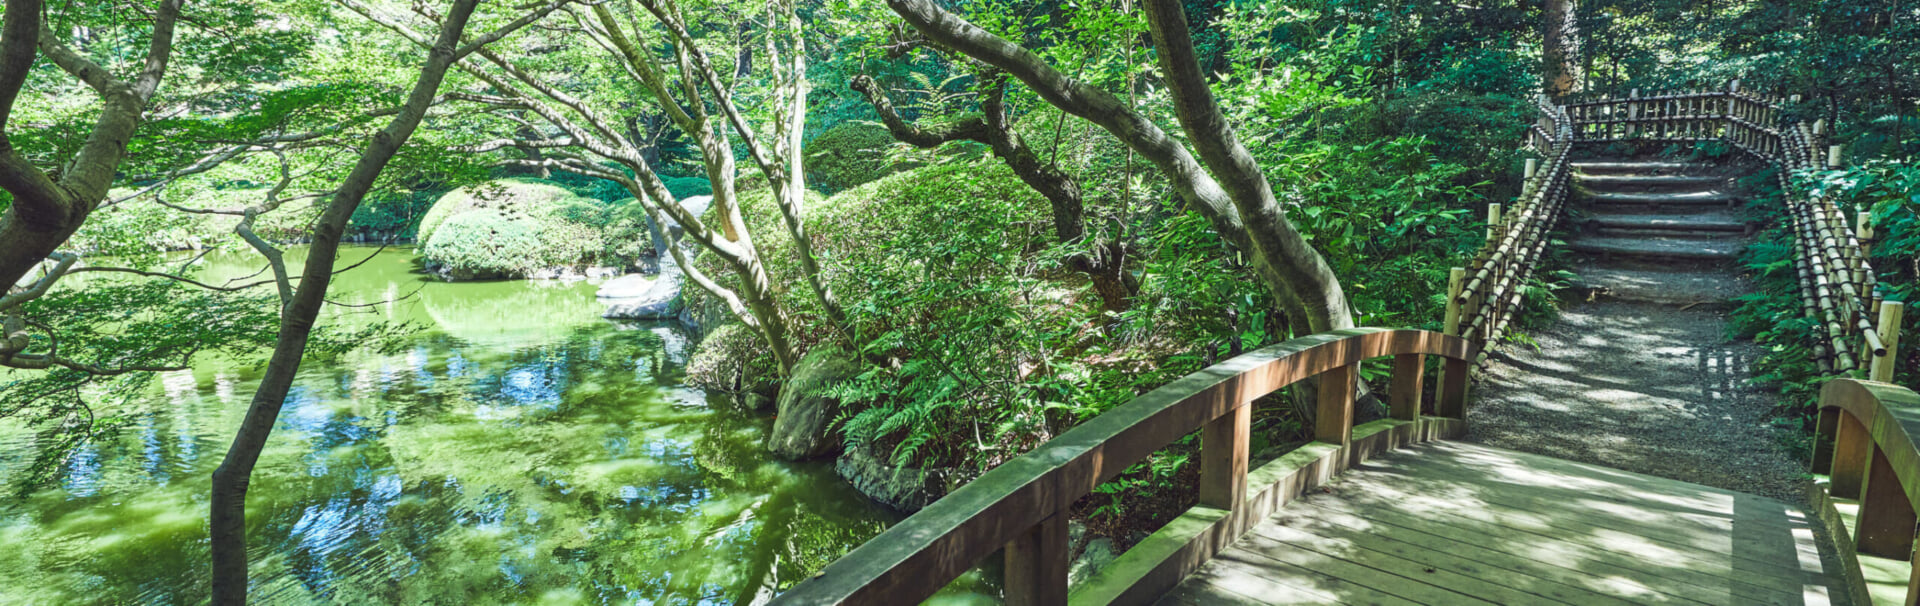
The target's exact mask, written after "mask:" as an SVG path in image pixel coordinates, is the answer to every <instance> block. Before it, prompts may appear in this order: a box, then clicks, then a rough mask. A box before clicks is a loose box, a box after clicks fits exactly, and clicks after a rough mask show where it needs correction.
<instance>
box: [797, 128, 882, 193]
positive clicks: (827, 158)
mask: <svg viewBox="0 0 1920 606" xmlns="http://www.w3.org/2000/svg"><path fill="white" fill-rule="evenodd" d="M893 143H894V140H893V134H892V133H889V132H887V127H884V126H881V125H878V124H873V123H870V122H842V123H840V124H839V125H838V126H835V127H833V128H829V129H827V131H826V132H823V133H820V136H817V137H814V138H813V140H812V141H808V142H807V145H806V150H805V153H806V158H807V178H808V182H809V184H810V185H812V186H813V187H815V188H819V189H820V190H821V191H825V192H827V193H834V192H839V191H845V190H847V189H850V188H853V187H856V186H859V185H861V184H864V183H868V182H871V181H873V180H875V179H879V178H881V177H885V176H887V175H889V174H893V173H895V172H898V171H899V170H901V169H903V168H905V167H902V166H896V165H895V164H894V163H893V162H891V161H890V160H888V159H887V147H888V146H890V145H893Z"/></svg>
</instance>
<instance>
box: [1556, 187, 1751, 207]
mask: <svg viewBox="0 0 1920 606" xmlns="http://www.w3.org/2000/svg"><path fill="white" fill-rule="evenodd" d="M1577 191H1578V190H1577ZM1579 194H1580V199H1581V200H1583V201H1585V202H1586V203H1587V204H1591V205H1626V204H1633V205H1641V206H1652V207H1660V206H1690V207H1699V206H1708V207H1711V206H1731V205H1733V202H1734V201H1735V200H1737V199H1738V198H1737V197H1735V196H1734V195H1733V194H1732V193H1728V192H1725V191H1718V190H1713V191H1690V192H1664V193H1623V192H1596V191H1579Z"/></svg>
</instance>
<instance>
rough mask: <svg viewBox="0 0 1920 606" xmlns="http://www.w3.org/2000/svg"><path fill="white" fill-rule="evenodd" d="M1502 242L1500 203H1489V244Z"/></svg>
mask: <svg viewBox="0 0 1920 606" xmlns="http://www.w3.org/2000/svg"><path fill="white" fill-rule="evenodd" d="M1499 241H1500V203H1499V202H1489V203H1487V242H1488V243H1496V242H1499Z"/></svg>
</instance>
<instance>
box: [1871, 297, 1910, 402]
mask: <svg viewBox="0 0 1920 606" xmlns="http://www.w3.org/2000/svg"><path fill="white" fill-rule="evenodd" d="M1905 307H1906V304H1904V303H1901V302H1899V301H1884V302H1881V303H1880V323H1879V324H1877V325H1876V329H1877V332H1878V333H1879V334H1880V344H1881V345H1882V346H1884V347H1886V350H1885V353H1881V352H1874V355H1873V366H1872V370H1870V371H1868V375H1867V378H1868V379H1870V380H1874V381H1879V382H1882V383H1892V382H1893V362H1894V360H1897V359H1899V357H1900V355H1899V354H1900V352H1899V349H1900V322H1901V320H1902V318H1901V315H1902V314H1903V313H1904V312H1905Z"/></svg>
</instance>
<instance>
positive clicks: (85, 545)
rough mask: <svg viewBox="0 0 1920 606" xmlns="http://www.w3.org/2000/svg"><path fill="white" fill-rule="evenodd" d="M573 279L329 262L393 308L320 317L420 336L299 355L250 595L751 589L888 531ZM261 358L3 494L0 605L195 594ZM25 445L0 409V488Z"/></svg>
mask: <svg viewBox="0 0 1920 606" xmlns="http://www.w3.org/2000/svg"><path fill="white" fill-rule="evenodd" d="M371 250H372V249H369V248H357V249H355V248H350V249H348V251H347V252H345V253H343V255H342V256H343V259H344V260H345V261H347V262H350V261H353V260H357V259H358V258H359V257H360V256H362V255H365V254H366V253H368V252H370V251H371ZM290 256H294V255H290ZM289 263H290V264H293V265H295V266H298V263H299V260H298V259H297V258H296V259H289ZM203 265H204V267H202V269H201V275H203V276H206V277H208V278H212V279H224V278H226V277H228V276H238V275H246V274H249V273H252V272H253V271H254V270H256V269H258V267H257V266H255V265H252V260H251V259H249V258H247V257H245V256H236V257H232V258H227V259H220V258H210V259H209V260H208V261H206V262H205V263H204V264H203ZM593 289H594V286H593V285H591V284H585V283H576V284H541V283H527V282H494V283H472V284H446V283H439V282H433V281H430V280H426V279H424V278H423V277H422V276H420V275H419V274H417V273H416V272H415V271H414V265H413V261H412V259H411V256H410V255H408V254H406V253H405V252H403V251H398V250H396V251H388V252H382V253H380V254H379V255H378V256H377V257H376V258H374V259H373V260H372V261H370V262H369V263H367V264H366V265H364V266H362V267H359V268H356V269H354V270H352V271H349V272H347V273H345V274H342V275H341V276H339V277H338V278H336V280H335V285H334V287H333V288H332V289H331V295H332V296H333V297H334V298H335V299H336V300H340V301H343V302H350V303H369V302H378V301H389V300H391V301H390V302H384V303H379V304H377V305H374V306H372V307H370V308H364V309H349V308H332V309H331V310H330V311H329V317H328V321H332V322H362V321H366V320H368V319H377V320H385V321H406V322H414V323H416V324H418V325H419V326H420V327H421V328H422V330H420V331H419V332H418V333H417V334H415V335H414V336H413V337H412V338H411V339H410V341H409V343H408V344H407V346H406V347H405V348H404V349H403V350H402V351H398V352H395V353H392V354H390V355H376V354H372V353H366V352H362V353H357V354H351V355H349V356H347V357H345V358H343V359H340V360H337V361H333V362H331V363H327V364H308V365H306V366H305V367H304V368H302V370H301V373H300V379H299V381H298V383H297V385H296V387H295V389H294V390H293V391H292V392H291V394H290V395H289V397H288V400H287V405H286V408H285V410H284V411H283V412H282V414H281V418H280V425H279V427H278V428H277V429H276V430H275V433H274V435H273V438H272V440H271V441H270V443H269V446H268V451H267V453H266V454H265V455H264V456H263V457H262V458H261V460H260V463H259V468H258V470H257V471H256V472H255V473H254V477H253V483H252V491H251V494H250V495H249V498H248V505H247V506H248V514H249V516H248V524H249V530H248V533H249V536H250V537H251V556H252V561H253V568H252V574H253V581H252V582H253V584H254V592H255V595H256V596H259V597H260V599H261V600H260V601H261V602H262V603H274V604H304V603H356V604H357V603H408V604H413V603H460V604H465V603H531V602H538V603H589V602H590V603H661V604H735V603H751V602H755V601H759V600H764V599H765V598H766V597H769V596H771V595H772V593H773V592H774V591H775V590H776V589H777V588H782V587H786V586H789V585H791V584H792V583H794V582H797V581H798V580H799V579H801V578H804V575H807V574H811V573H812V572H813V571H814V570H817V569H818V568H819V567H820V566H821V565H823V564H824V563H825V562H827V561H830V560H831V559H832V558H834V557H837V556H838V555H840V554H842V553H844V552H845V551H847V550H848V549H850V548H852V546H854V545H857V544H858V543H859V542H860V541H862V540H865V539H866V538H868V537H871V536H873V535H874V534H876V533H877V532H879V530H881V529H882V528H883V527H884V526H885V525H886V524H888V523H890V522H891V521H893V518H892V517H891V516H888V515H887V514H886V513H884V512H883V511H881V510H879V509H878V508H876V507H874V506H872V505H871V504H869V503H868V502H867V501H865V500H864V499H861V498H860V497H859V496H858V495H857V494H855V493H853V492H852V490H851V489H850V488H848V487H846V485H845V483H844V482H841V481H839V480H838V479H837V478H835V477H833V474H832V471H831V470H830V469H828V468H827V467H826V466H824V465H819V464H789V463H782V462H778V461H773V460H770V459H768V458H767V457H766V456H765V454H764V452H763V451H762V449H761V448H760V446H759V443H760V439H761V436H762V434H763V432H764V431H765V430H766V428H767V425H768V422H767V420H766V419H763V418H756V417H754V416H752V415H751V414H749V413H746V412H744V411H741V410H738V409H736V408H733V407H731V405H729V404H727V403H725V401H724V400H722V399H719V398H711V399H710V398H707V397H706V396H705V395H703V394H701V393H700V392H698V391H695V390H692V389H689V388H687V387H684V386H682V385H681V384H680V377H681V367H682V365H683V364H684V363H685V361H686V356H687V354H688V349H689V343H688V340H687V335H685V334H683V333H682V332H680V330H679V329H678V328H676V327H672V326H667V325H648V324H640V325H632V324H615V323H610V322H607V321H604V320H601V319H600V318H599V317H598V315H599V312H600V311H601V308H600V306H599V304H598V303H596V302H595V301H594V300H593ZM393 299H398V300H393ZM258 372H259V368H258V366H257V365H256V364H254V363H252V362H247V363H223V364H216V363H204V364H202V365H201V366H199V367H196V368H194V369H193V370H191V371H182V372H175V373H168V374H166V375H164V376H162V377H161V378H160V380H158V381H156V382H154V384H153V385H151V386H150V392H151V393H150V397H148V398H145V399H144V400H142V401H141V403H140V404H139V405H138V407H137V409H135V410H133V411H131V412H132V414H133V415H134V416H135V418H136V420H137V422H136V423H135V424H134V425H133V426H131V427H130V428H128V430H127V431H125V432H124V433H122V434H121V435H120V436H118V438H117V439H115V440H111V441H107V442H104V443H100V444H96V445H91V446H88V447H87V448H86V449H85V450H83V451H82V452H80V453H79V455H78V456H77V457H76V458H75V462H74V465H73V469H72V471H71V472H70V473H68V474H67V475H66V476H65V477H64V478H63V479H62V481H61V482H60V484H59V485H58V486H57V487H55V488H52V489H48V490H45V491H42V492H40V493H38V494H35V495H33V496H32V497H30V498H29V499H28V500H27V501H26V502H24V503H12V504H9V505H7V506H6V507H5V508H4V509H0V545H5V546H6V547H5V548H4V549H0V603H9V604H10V603H56V604H65V603H100V604H121V603H153V604H158V603H179V602H187V603H196V602H201V601H204V599H205V598H204V596H205V587H206V562H207V540H206V501H207V496H206V492H207V477H208V474H210V473H211V472H212V470H213V467H214V466H215V465H217V464H218V463H219V460H220V456H221V453H223V452H224V451H225V448H226V443H227V440H229V439H231V436H232V432H233V430H234V428H235V427H236V425H237V424H238V422H239V420H240V418H241V415H242V414H243V412H244V408H245V405H246V398H247V397H248V396H250V395H251V394H252V392H253V386H254V381H256V379H257V376H258ZM33 440H34V434H33V433H32V432H31V430H28V429H25V428H21V427H19V426H18V424H15V423H12V422H6V423H5V424H0V479H9V480H10V478H7V477H6V476H8V475H10V474H12V473H16V472H18V467H19V466H20V465H21V464H22V461H23V460H24V459H26V458H28V456H29V455H30V452H31V449H32V448H33ZM956 597H958V596H956Z"/></svg>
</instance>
